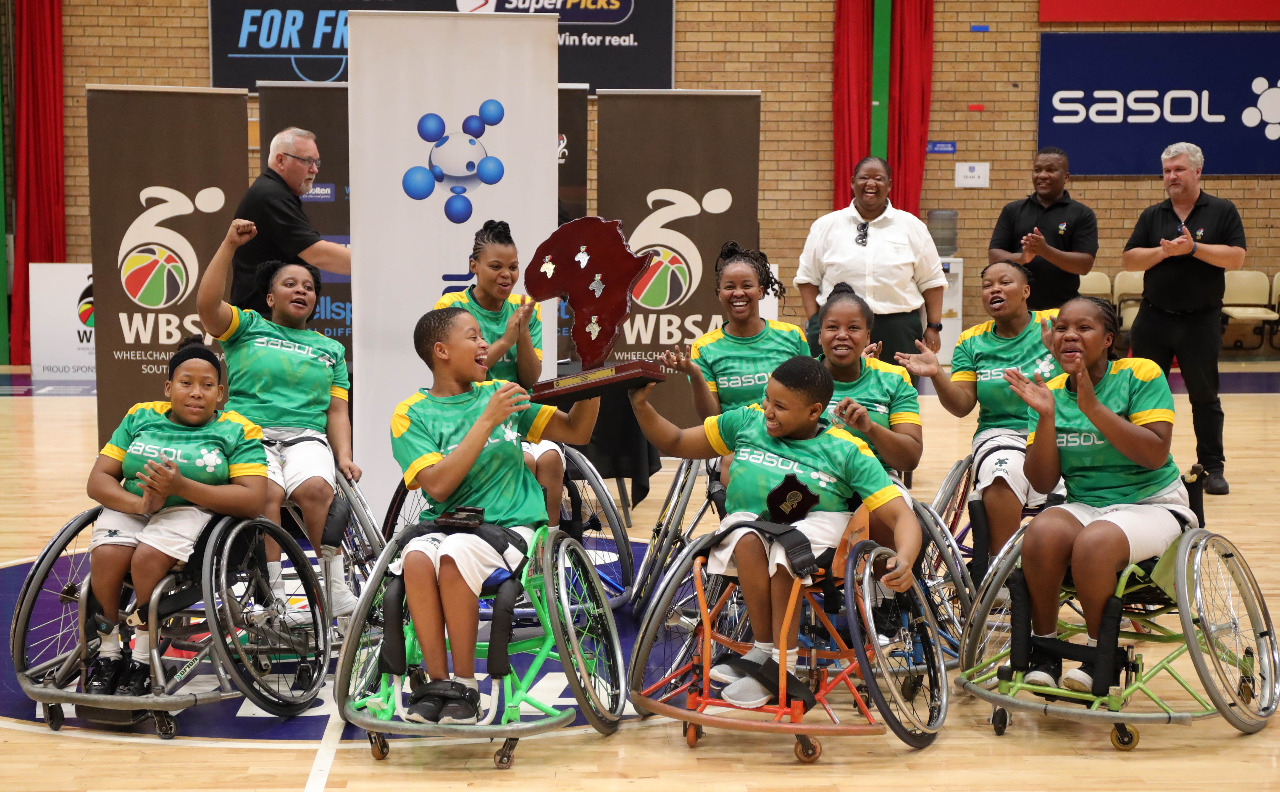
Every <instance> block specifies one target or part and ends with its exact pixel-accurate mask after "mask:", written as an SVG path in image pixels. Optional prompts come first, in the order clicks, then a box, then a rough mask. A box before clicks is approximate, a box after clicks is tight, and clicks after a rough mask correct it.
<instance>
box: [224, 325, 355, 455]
mask: <svg viewBox="0 0 1280 792" xmlns="http://www.w3.org/2000/svg"><path fill="white" fill-rule="evenodd" d="M231 311H232V315H231V326H230V327H228V328H227V331H226V332H225V333H223V334H222V335H220V336H218V341H220V342H222V350H223V351H224V352H225V353H226V355H227V375H228V377H229V379H230V382H229V383H228V384H229V387H230V391H231V393H230V395H229V396H228V398H227V409H228V410H235V411H236V412H238V413H240V414H241V415H243V416H245V417H246V418H248V419H249V420H251V421H253V422H254V423H256V424H258V425H259V426H266V427H272V428H275V427H289V428H298V429H314V430H315V431H317V432H323V431H325V429H326V428H327V426H328V423H329V416H328V410H329V401H330V399H331V398H332V397H334V396H337V397H338V398H339V399H342V400H344V401H345V400H346V399H347V398H348V391H349V390H350V389H351V380H350V379H349V378H348V376H347V360H346V357H345V356H346V351H345V350H344V349H343V347H342V344H341V343H339V342H338V341H335V340H334V339H332V338H329V337H327V336H325V335H323V334H322V333H317V332H316V331H314V330H295V329H293V328H291V327H284V326H282V325H278V324H276V323H275V322H272V321H270V320H269V319H264V318H262V317H261V316H259V315H258V313H257V311H247V310H241V309H239V308H234V307H233V308H232V309H231Z"/></svg>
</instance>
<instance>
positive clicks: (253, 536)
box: [201, 518, 329, 717]
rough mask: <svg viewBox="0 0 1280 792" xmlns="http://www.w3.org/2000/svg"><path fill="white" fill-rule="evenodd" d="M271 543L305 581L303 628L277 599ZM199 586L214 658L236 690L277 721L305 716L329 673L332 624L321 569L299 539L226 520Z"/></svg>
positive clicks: (270, 527) (212, 542) (265, 524)
mask: <svg viewBox="0 0 1280 792" xmlns="http://www.w3.org/2000/svg"><path fill="white" fill-rule="evenodd" d="M267 537H271V538H272V539H274V540H275V541H276V542H277V543H278V544H279V545H280V549H281V551H282V553H283V555H282V560H283V561H286V562H287V563H288V564H291V565H292V566H293V568H294V570H295V572H296V574H297V575H298V579H299V581H300V582H301V585H302V592H303V594H304V595H305V596H306V598H307V608H306V610H305V612H304V615H303V618H305V619H306V620H307V621H306V622H305V623H303V624H298V625H291V624H289V623H287V621H286V619H285V612H284V610H283V606H282V605H281V604H280V603H277V602H276V601H275V598H274V597H273V595H272V593H271V586H270V584H269V582H268V579H267V566H266V563H267V562H266V552H265V546H264V540H265V539H266V538H267ZM201 582H202V585H203V588H204V597H205V613H206V615H207V619H208V622H209V630H210V633H211V643H212V645H213V653H214V656H215V657H216V658H217V659H218V662H219V663H220V664H221V666H222V668H223V670H224V671H226V673H227V675H228V676H229V677H230V678H231V680H232V682H233V684H235V686H236V688H237V689H238V690H240V692H241V693H243V694H244V696H245V698H247V699H249V700H250V701H252V702H253V703H254V704H256V705H257V706H259V707H261V708H262V709H263V710H266V711H267V712H270V713H271V714H273V715H278V716H281V717H287V716H291V715H297V714H298V713H300V712H302V711H303V710H305V709H307V708H308V707H309V706H310V705H311V702H312V701H314V700H315V697H316V696H317V695H318V694H319V693H320V689H321V687H323V686H324V679H325V674H326V673H328V670H329V630H328V617H327V614H326V612H325V605H324V596H323V593H322V590H321V588H320V583H319V581H318V580H317V578H316V574H315V570H314V569H312V567H311V563H310V561H309V560H308V558H307V557H306V555H304V554H303V552H302V548H300V547H299V546H298V543H297V542H296V541H294V539H293V537H292V536H290V535H289V534H288V532H286V531H285V530H284V529H283V528H281V527H279V526H277V525H276V524H275V523H272V522H269V521H268V520H264V519H261V518H259V519H254V520H244V521H239V522H237V521H235V520H231V519H226V520H223V521H222V522H220V523H219V524H218V526H217V527H215V528H214V529H213V533H212V535H211V536H210V538H209V545H208V549H207V550H206V552H205V557H204V568H203V570H202V579H201Z"/></svg>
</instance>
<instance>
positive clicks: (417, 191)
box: [400, 99, 506, 224]
mask: <svg viewBox="0 0 1280 792" xmlns="http://www.w3.org/2000/svg"><path fill="white" fill-rule="evenodd" d="M505 115H506V111H505V110H504V109H503V107H502V103H501V102H499V101H498V100H497V99H486V100H485V101H484V102H482V103H481V104H480V111H479V112H478V113H476V114H475V115H471V116H467V117H466V118H465V119H463V121H462V129H461V134H458V133H457V132H455V133H454V134H448V129H447V128H446V125H445V122H444V119H443V118H441V117H440V116H438V115H436V114H435V113H427V114H426V115H424V116H423V117H422V118H419V119H418V137H420V138H422V139H423V140H425V141H426V142H428V143H431V144H432V146H431V154H430V155H429V156H428V157H427V164H426V166H425V167H424V166H422V165H414V166H413V167H411V168H409V169H408V170H407V171H405V172H404V178H403V179H401V182H400V184H401V187H402V188H403V189H404V194H405V195H407V196H409V197H410V198H412V199H414V200H415V201H422V200H425V199H427V198H430V197H431V194H432V193H433V192H435V189H436V186H437V185H439V186H441V187H442V188H447V191H448V192H449V193H451V194H450V195H449V197H448V198H447V199H446V200H445V202H444V216H445V217H446V218H448V219H449V221H450V222H453V223H459V224H460V223H465V222H467V221H468V220H470V219H471V211H472V207H471V199H470V198H469V197H467V196H468V194H469V193H471V192H474V191H475V190H476V189H477V188H479V187H480V185H482V184H497V183H498V182H499V181H501V180H502V175H503V173H504V172H505V168H504V167H503V165H502V160H500V159H498V158H497V157H491V156H489V153H488V152H487V151H486V150H485V147H484V144H483V143H481V142H480V138H481V137H483V136H484V133H485V130H486V129H488V128H489V127H492V126H497V125H498V124H500V123H502V118H503V116H505Z"/></svg>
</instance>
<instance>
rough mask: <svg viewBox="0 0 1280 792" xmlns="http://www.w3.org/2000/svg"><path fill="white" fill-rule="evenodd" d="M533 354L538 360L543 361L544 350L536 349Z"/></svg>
mask: <svg viewBox="0 0 1280 792" xmlns="http://www.w3.org/2000/svg"><path fill="white" fill-rule="evenodd" d="M533 354H535V355H537V356H538V360H542V349H540V348H539V347H534V348H533Z"/></svg>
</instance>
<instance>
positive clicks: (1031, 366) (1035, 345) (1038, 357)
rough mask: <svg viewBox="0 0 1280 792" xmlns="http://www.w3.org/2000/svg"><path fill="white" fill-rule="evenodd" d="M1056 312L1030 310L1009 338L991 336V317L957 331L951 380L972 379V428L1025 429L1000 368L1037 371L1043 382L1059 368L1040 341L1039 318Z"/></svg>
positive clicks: (1022, 410)
mask: <svg viewBox="0 0 1280 792" xmlns="http://www.w3.org/2000/svg"><path fill="white" fill-rule="evenodd" d="M1057 315H1058V311H1057V309H1056V308H1055V309H1054V310H1051V311H1032V312H1031V321H1030V322H1029V323H1028V324H1027V326H1026V327H1025V328H1023V330H1022V332H1021V333H1018V335H1017V336H1015V337H1014V338H1001V337H1000V336H998V335H996V323H995V320H994V319H993V320H989V321H986V322H983V323H982V324H980V325H974V326H973V327H970V328H969V329H968V330H965V331H964V332H963V333H961V334H960V340H959V341H958V342H956V349H955V351H954V352H952V353H951V381H952V382H976V383H977V389H978V390H977V392H978V430H977V431H978V432H982V431H985V430H987V429H996V428H999V429H1017V430H1018V431H1022V430H1024V429H1025V428H1026V424H1027V403H1026V402H1024V401H1023V400H1022V399H1021V398H1019V397H1018V394H1016V393H1014V392H1013V389H1012V388H1010V387H1009V383H1007V382H1005V379H1004V371H1005V369H1011V368H1012V369H1017V370H1019V371H1021V372H1022V373H1023V374H1024V375H1025V376H1026V377H1028V378H1029V379H1035V377H1034V374H1035V373H1036V372H1039V373H1040V377H1041V378H1042V379H1044V380H1045V381H1046V382H1047V381H1049V379H1051V378H1052V377H1053V376H1054V375H1055V374H1058V373H1060V372H1061V371H1062V369H1060V368H1058V364H1057V363H1056V362H1055V361H1054V359H1053V353H1051V352H1050V351H1049V350H1048V349H1045V346H1044V342H1043V341H1041V340H1040V329H1041V328H1040V322H1041V321H1043V320H1045V319H1050V318H1052V317H1055V316H1057ZM975 434H976V432H975Z"/></svg>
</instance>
